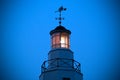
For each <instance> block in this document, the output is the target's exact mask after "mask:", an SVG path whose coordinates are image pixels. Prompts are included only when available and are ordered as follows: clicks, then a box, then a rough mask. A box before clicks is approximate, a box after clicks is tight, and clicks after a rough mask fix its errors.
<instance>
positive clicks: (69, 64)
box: [41, 58, 80, 72]
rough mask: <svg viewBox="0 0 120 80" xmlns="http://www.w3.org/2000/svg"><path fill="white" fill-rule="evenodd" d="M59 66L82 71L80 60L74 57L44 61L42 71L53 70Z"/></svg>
mask: <svg viewBox="0 0 120 80" xmlns="http://www.w3.org/2000/svg"><path fill="white" fill-rule="evenodd" d="M58 67H59V68H68V69H74V70H76V71H77V72H80V63H79V62H77V61H75V60H73V59H63V58H57V59H52V60H47V61H44V62H43V64H42V66H41V72H45V71H48V70H52V69H55V68H58Z"/></svg>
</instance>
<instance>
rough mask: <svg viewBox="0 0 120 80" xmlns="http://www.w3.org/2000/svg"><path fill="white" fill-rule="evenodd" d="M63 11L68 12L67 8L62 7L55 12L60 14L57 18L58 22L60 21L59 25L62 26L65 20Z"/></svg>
mask: <svg viewBox="0 0 120 80" xmlns="http://www.w3.org/2000/svg"><path fill="white" fill-rule="evenodd" d="M62 11H66V8H64V7H63V6H61V7H60V8H59V9H58V10H57V11H55V12H59V13H60V14H59V17H58V18H56V20H59V25H61V23H62V22H61V21H62V20H64V18H62V17H61V12H62Z"/></svg>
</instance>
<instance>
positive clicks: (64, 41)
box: [51, 32, 69, 48]
mask: <svg viewBox="0 0 120 80" xmlns="http://www.w3.org/2000/svg"><path fill="white" fill-rule="evenodd" d="M51 39H52V40H51V41H52V48H69V34H68V33H65V32H58V33H54V34H52V38H51Z"/></svg>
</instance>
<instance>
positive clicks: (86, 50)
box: [1, 0, 119, 80]
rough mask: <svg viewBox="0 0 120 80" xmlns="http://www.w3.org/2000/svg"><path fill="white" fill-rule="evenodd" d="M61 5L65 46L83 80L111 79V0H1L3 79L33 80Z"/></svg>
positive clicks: (114, 43)
mask: <svg viewBox="0 0 120 80" xmlns="http://www.w3.org/2000/svg"><path fill="white" fill-rule="evenodd" d="M61 5H63V6H64V7H66V8H67V11H65V12H63V17H64V18H65V20H64V21H62V25H63V26H65V27H66V28H67V29H69V30H71V32H72V34H71V38H70V42H71V43H70V44H71V50H72V51H73V52H74V58H75V60H77V61H79V62H80V63H81V70H82V73H83V75H84V76H83V77H84V80H108V79H109V78H111V79H112V77H109V76H111V75H113V74H112V73H116V72H115V71H116V70H115V68H116V64H117V61H116V60H117V59H116V58H117V57H116V56H117V53H118V51H119V49H118V48H119V47H118V44H119V41H118V39H119V38H118V30H119V28H118V20H117V19H118V8H117V2H116V0H69V1H68V0H10V1H9V0H5V1H3V5H2V8H3V14H2V17H3V23H2V24H3V27H2V28H1V31H2V35H3V36H2V40H3V42H2V43H3V44H2V50H3V54H2V58H3V59H2V60H3V62H2V63H3V64H2V65H3V75H4V76H5V75H9V76H5V77H7V78H9V80H38V79H39V78H38V77H39V75H40V72H41V69H40V66H41V64H42V62H43V61H44V60H47V54H48V52H49V51H50V49H51V48H50V35H49V32H50V30H52V29H54V28H55V27H56V26H58V21H56V20H55V18H56V17H58V13H55V11H56V10H57V9H58V8H59V7H60V6H61ZM108 75H109V76H108ZM105 76H107V77H105ZM113 76H114V75H113Z"/></svg>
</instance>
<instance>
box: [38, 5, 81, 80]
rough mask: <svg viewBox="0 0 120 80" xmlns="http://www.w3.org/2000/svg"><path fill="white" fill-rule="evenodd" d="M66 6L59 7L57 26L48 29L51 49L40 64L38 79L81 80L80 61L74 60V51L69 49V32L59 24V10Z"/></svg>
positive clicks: (60, 18)
mask: <svg viewBox="0 0 120 80" xmlns="http://www.w3.org/2000/svg"><path fill="white" fill-rule="evenodd" d="M65 10H66V8H63V7H60V8H59V9H58V11H57V12H59V13H60V16H59V18H57V19H58V20H59V26H57V27H56V28H55V29H54V30H52V31H50V36H51V50H50V51H49V53H48V60H47V61H44V62H43V64H42V66H41V75H40V76H39V80H83V74H82V73H81V69H80V63H79V62H77V61H75V60H74V57H73V55H74V53H73V52H72V51H71V50H70V34H71V31H69V30H67V29H66V28H65V27H64V26H62V25H61V20H63V19H64V18H62V17H61V12H62V11H65Z"/></svg>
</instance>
